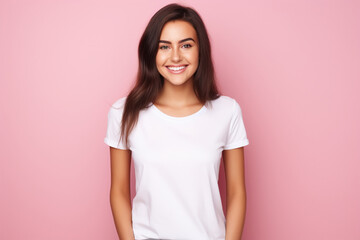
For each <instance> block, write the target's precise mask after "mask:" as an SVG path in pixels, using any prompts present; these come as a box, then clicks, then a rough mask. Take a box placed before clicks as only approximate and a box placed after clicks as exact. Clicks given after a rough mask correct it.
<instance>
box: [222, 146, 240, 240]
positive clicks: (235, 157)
mask: <svg viewBox="0 0 360 240" xmlns="http://www.w3.org/2000/svg"><path fill="white" fill-rule="evenodd" d="M222 157H223V161H224V169H225V174H226V235H225V239H226V240H240V239H241V236H242V231H243V227H244V221H245V211H246V190H245V177H244V147H240V148H235V149H230V150H223V152H222Z"/></svg>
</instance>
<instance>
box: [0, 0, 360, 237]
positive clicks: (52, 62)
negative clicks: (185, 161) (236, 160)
mask: <svg viewBox="0 0 360 240" xmlns="http://www.w3.org/2000/svg"><path fill="white" fill-rule="evenodd" d="M167 3H170V2H168V1H159V0H157V1H145V0H143V1H126V2H120V1H111V0H105V1H99V0H98V1H85V0H83V1H70V0H68V1H45V0H43V1H39V0H36V1H35V0H33V1H1V2H0V80H1V81H0V84H1V85H0V103H1V112H0V124H1V135H0V141H1V142H0V147H1V151H0V152H1V155H0V158H1V162H0V164H1V165H0V188H1V197H0V239H4V240H5V239H6V240H11V239H19V240H20V239H28V240H39V239H41V240H42V239H44V240H48V239H51V240H64V239H87V240H92V239H93V240H98V239H117V235H116V230H115V227H114V224H113V219H112V215H111V210H110V204H109V184H110V165H109V162H110V161H109V147H108V146H107V145H105V144H104V143H103V139H104V136H105V131H106V124H107V122H106V121H107V111H108V109H109V107H110V105H111V104H112V103H113V102H114V101H115V100H117V99H118V98H120V97H122V96H124V95H125V94H126V93H127V91H128V90H129V89H130V88H131V87H132V84H133V81H134V78H135V75H136V70H137V46H138V42H139V39H140V36H141V34H142V32H143V31H144V29H145V26H146V24H147V23H148V21H149V19H150V17H151V16H152V15H153V14H154V13H155V12H156V11H157V10H158V9H160V8H161V7H162V6H164V5H165V4H167ZM180 3H184V4H188V5H190V6H192V7H194V8H195V9H197V10H198V12H199V13H200V14H201V16H202V17H203V20H204V22H205V24H206V26H207V28H208V31H209V34H210V39H211V43H212V47H213V59H214V63H215V67H216V73H217V77H218V84H219V86H220V89H221V90H222V91H223V92H224V94H225V95H228V96H231V97H234V98H236V99H237V100H238V101H239V103H240V105H241V107H242V110H243V116H244V122H245V125H246V129H247V133H248V137H249V141H250V145H249V146H247V147H246V148H245V159H246V163H245V164H246V185H247V192H248V208H247V217H246V223H245V228H244V235H243V239H244V240H265V239H266V240H319V239H327V240H339V239H341V240H343V239H344V240H359V239H360V228H359V222H360V204H359V202H360V177H359V176H360V175H359V167H360V163H359V160H360V150H359V143H360V127H359V122H360V107H359V102H360V97H359V95H358V93H359V90H360V83H359V80H360V70H359V69H360V68H359V66H360V64H359V63H360V44H359V43H360V4H359V1H355V0H354V1H351V0H347V1H344V0H334V1H325V0H316V1H294V0H293V1H265V0H255V1H235V0H233V1H221V2H219V1H214V2H209V1H191V2H190V1H182V2H180ZM224 180H225V178H224V172H223V165H221V175H220V189H221V194H222V199H223V202H224V201H225V181H224ZM134 189H135V182H134V172H133V168H132V194H133V196H134V193H135V192H134ZM225 209H226V206H225V204H224V210H225Z"/></svg>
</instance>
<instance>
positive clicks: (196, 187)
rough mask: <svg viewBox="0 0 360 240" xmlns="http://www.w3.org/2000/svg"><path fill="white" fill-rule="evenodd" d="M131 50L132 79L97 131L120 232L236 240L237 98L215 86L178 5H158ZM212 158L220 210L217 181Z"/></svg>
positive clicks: (196, 34) (242, 141) (199, 30)
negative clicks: (135, 64)
mask: <svg viewBox="0 0 360 240" xmlns="http://www.w3.org/2000/svg"><path fill="white" fill-rule="evenodd" d="M138 54H139V70H138V76H137V81H136V85H135V87H134V88H133V89H132V90H131V91H130V93H129V94H128V95H127V96H125V97H122V98H120V99H118V100H117V101H116V102H115V103H114V104H113V106H112V107H111V108H110V110H109V112H108V127H107V132H106V137H105V139H104V141H105V143H106V144H107V145H109V146H110V158H111V190H110V203H111V208H112V213H113V217H114V222H115V225H116V229H117V232H118V235H119V237H120V239H121V240H130V239H131V240H133V239H136V240H138V239H139V240H140V239H179V240H180V239H189V240H224V239H226V240H240V239H241V234H242V229H243V224H244V218H245V206H246V191H245V182H244V167H243V162H244V146H246V145H248V144H249V141H248V139H247V136H246V131H245V127H244V123H243V119H242V112H241V108H240V105H239V104H238V103H237V101H236V100H235V99H233V98H231V97H228V96H224V95H220V94H219V92H218V90H217V87H216V84H215V80H214V68H213V63H212V59H211V49H210V42H209V38H208V34H207V31H206V28H205V26H204V23H203V21H202V19H201V18H200V16H199V14H198V13H197V12H196V11H195V10H194V9H192V8H189V7H185V6H181V5H178V4H170V5H167V6H165V7H163V8H162V9H160V10H159V11H158V12H157V13H156V14H155V15H154V16H153V17H152V18H151V20H150V22H149V24H148V25H147V27H146V29H145V32H144V33H143V35H142V37H141V40H140V44H139V49H138ZM221 157H222V159H223V161H224V169H225V174H226V192H227V195H226V197H227V211H226V219H225V216H224V213H223V209H222V204H221V198H220V192H219V188H218V176H219V167H220V160H221ZM131 159H133V161H134V167H135V178H136V196H135V197H134V199H133V202H132V207H131V199H130V163H131Z"/></svg>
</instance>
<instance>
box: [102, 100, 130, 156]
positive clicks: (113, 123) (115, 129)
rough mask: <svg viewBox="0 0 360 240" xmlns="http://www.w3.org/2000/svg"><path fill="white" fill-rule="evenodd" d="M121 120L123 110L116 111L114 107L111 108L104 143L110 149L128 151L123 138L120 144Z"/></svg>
mask: <svg viewBox="0 0 360 240" xmlns="http://www.w3.org/2000/svg"><path fill="white" fill-rule="evenodd" d="M121 118H122V109H116V108H115V107H114V105H113V106H111V107H110V110H109V111H108V119H107V130H106V136H105V138H104V142H105V143H106V144H107V145H109V146H110V147H113V148H118V149H124V150H126V149H128V148H127V147H126V145H125V141H124V139H123V138H122V139H121V141H120V142H119V139H120V125H121Z"/></svg>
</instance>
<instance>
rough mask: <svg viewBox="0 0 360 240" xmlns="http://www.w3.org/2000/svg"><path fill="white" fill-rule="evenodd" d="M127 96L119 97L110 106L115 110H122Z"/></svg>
mask: <svg viewBox="0 0 360 240" xmlns="http://www.w3.org/2000/svg"><path fill="white" fill-rule="evenodd" d="M126 98H127V96H123V97H120V98H118V99H116V100H115V102H113V104H112V106H111V108H113V109H116V110H122V109H123V108H124V106H125V102H126Z"/></svg>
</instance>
